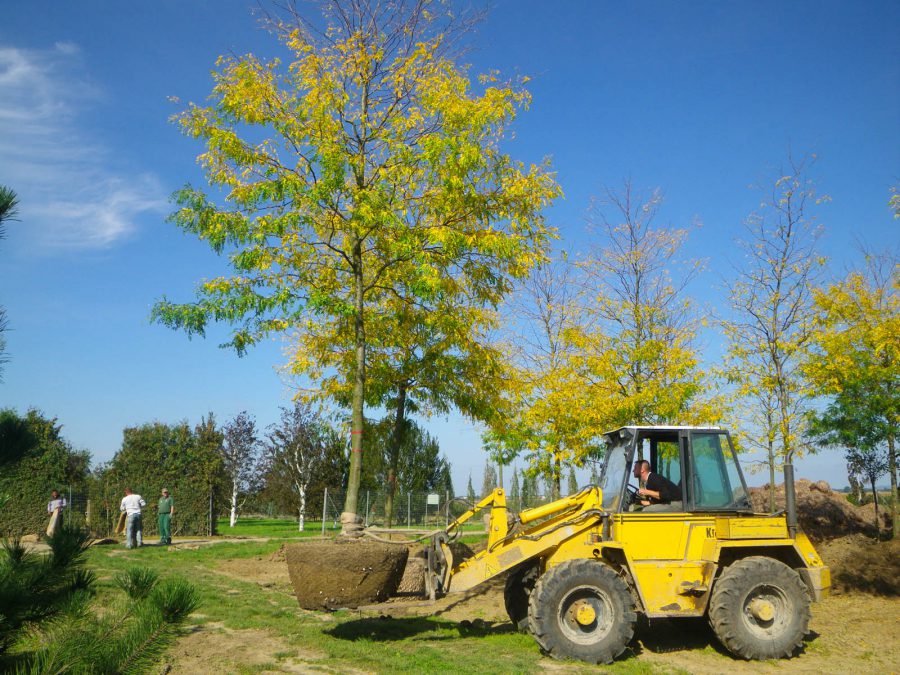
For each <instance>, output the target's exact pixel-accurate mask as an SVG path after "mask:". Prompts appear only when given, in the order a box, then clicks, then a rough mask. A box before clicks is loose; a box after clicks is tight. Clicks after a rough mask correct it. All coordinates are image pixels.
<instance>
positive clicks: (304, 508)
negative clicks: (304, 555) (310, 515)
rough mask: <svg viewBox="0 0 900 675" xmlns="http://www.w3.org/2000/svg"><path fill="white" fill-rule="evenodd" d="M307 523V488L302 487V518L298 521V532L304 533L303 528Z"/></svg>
mask: <svg viewBox="0 0 900 675" xmlns="http://www.w3.org/2000/svg"><path fill="white" fill-rule="evenodd" d="M305 522H306V486H305V485H301V486H300V518H299V520H298V523H299V527H298V531H299V532H303V527H304V525H305Z"/></svg>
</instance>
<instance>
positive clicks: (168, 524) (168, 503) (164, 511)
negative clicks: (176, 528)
mask: <svg viewBox="0 0 900 675" xmlns="http://www.w3.org/2000/svg"><path fill="white" fill-rule="evenodd" d="M173 513H175V502H174V501H172V498H171V497H170V496H169V490H168V489H166V488H163V491H162V497H160V498H159V543H160V544H164V545H167V544H171V543H172V514H173Z"/></svg>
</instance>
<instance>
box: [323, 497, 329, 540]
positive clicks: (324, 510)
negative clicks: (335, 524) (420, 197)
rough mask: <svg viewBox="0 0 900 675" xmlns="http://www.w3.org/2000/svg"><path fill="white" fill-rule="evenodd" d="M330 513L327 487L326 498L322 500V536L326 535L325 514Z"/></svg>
mask: <svg viewBox="0 0 900 675" xmlns="http://www.w3.org/2000/svg"><path fill="white" fill-rule="evenodd" d="M327 514H328V488H325V499H323V500H322V536H323V537H324V536H325V516H326V515H327Z"/></svg>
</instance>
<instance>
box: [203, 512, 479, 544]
mask: <svg viewBox="0 0 900 675" xmlns="http://www.w3.org/2000/svg"><path fill="white" fill-rule="evenodd" d="M217 523H218V525H217V527H218V533H219V535H220V536H222V537H278V538H283V539H298V538H303V537H321V536H322V533H323V530H322V521H320V520H307V521H306V523H305V524H304V528H303V532H300V531H298V529H297V520H296V519H295V518H263V517H259V516H243V517H241V518H239V519H238V521H237V522H236V523H235V525H234V527H229V526H228V518H219V520H218V521H217ZM340 529H341V525H340V523H337V524H335V523H333V522H332V521H327V522H326V523H325V530H324V533H325V536H334V535H336V534H337V533H338V532H340ZM397 529H398V530H399V531H400V532H405V531H407V530H406V528H403V527H400V528H397ZM462 529H463V532H472V533H474V532H482V531H484V525H483V524H482V523H481V522H477V523H472V522H469V523H465V524H464V525H463V527H462ZM417 531H423V530H410V532H417Z"/></svg>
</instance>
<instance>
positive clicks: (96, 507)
mask: <svg viewBox="0 0 900 675" xmlns="http://www.w3.org/2000/svg"><path fill="white" fill-rule="evenodd" d="M60 492H61V494H60V497H62V498H64V499H65V500H66V505H65V507H64V508H63V509H62V511H61V518H62V522H64V523H67V524H72V525H77V526H79V527H84V528H87V529H88V530H90V531H91V532H92V533H93V534H94V535H95V536H97V537H113V536H115V533H116V524H117V522H118V520H119V514H120V511H119V501H118V500H107V499H103V498H99V497H98V496H97V495H96V494H91V493H88V492H82V491H78V490H76V489H74V488H72V487H64V488H62V489H61V491H60ZM345 498H346V492H345V491H344V490H341V489H337V488H335V489H331V488H326V489H324V490H321V491H314V492H310V493H307V495H306V508H305V509H304V510H303V512H302V513H301V511H300V508H299V500H298V503H297V504H293V505H286V504H284V503H275V502H267V501H264V500H260V499H254V498H250V499H248V500H246V501H245V502H244V506H243V507H242V509H241V510H240V517H242V518H247V517H249V516H254V517H263V518H270V519H279V520H292V521H295V522H297V523H298V529H300V523H302V529H303V531H305V532H316V531H318V532H321V534H323V535H326V534H328V533H334V532H338V531H340V529H341V513H342V512H343V510H344V504H345ZM549 500H550V498H549V497H547V496H544V495H534V496H532V497H526V498H524V499H523V498H521V497H513V498H509V497H508V502H507V503H508V508H509V510H510V511H511V512H513V513H515V512H518V511H520V510H524V509H526V508H531V507H534V506H539V505H541V504H545V503H547V502H548V501H549ZM147 502H148V505H147V507H145V509H144V518H143V530H144V535H145V537H152V536H154V535H156V534H157V533H158V527H157V512H156V504H155V501H154V500H150V499H148V500H147ZM175 504H176V509H175V515H174V516H173V517H172V534H173V536H175V537H183V536H209V535H211V534H215V533H217V528H216V523H217V522H219V523H221V522H222V520H225V521H227V517H228V507H227V504H223V503H221V502H215V501H214V500H212V499H211V500H210V503H209V509H208V512H207V513H206V514H203V515H200V516H199V517H197V516H195V517H194V518H192V519H191V520H190V521H189V522H182V518H180V516H179V512H178V509H177V505H178V496H177V495H175ZM472 505H473V503H472V501H471V500H470V499H467V498H466V497H457V496H453V495H451V494H450V493H449V492H404V491H399V492H397V493H396V494H394V495H393V497H392V498H390V497H389V495H388V493H387V492H386V491H377V490H361V491H360V492H359V494H358V496H357V515H358V516H359V517H360V518H361V519H362V522H363V525H364V526H365V527H391V528H396V529H409V530H433V529H442V528H445V527H447V526H448V525H449V524H450V523H451V522H452V521H453V520H454V519H455V518H457V517H458V516H460V515H461V514H463V513H464V512H465V511H466V510H467V509H469V508H470V507H471V506H472ZM204 516H205V517H204ZM48 518H49V514H48ZM201 521H202V522H201ZM470 523H471V527H472V529H480V528H482V527H484V524H485V522H484V520H483V519H482V518H475V519H473V520H471V521H470ZM219 530H220V532H222V530H221V528H219Z"/></svg>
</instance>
